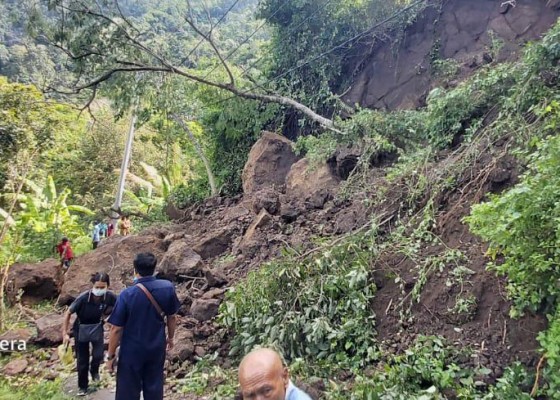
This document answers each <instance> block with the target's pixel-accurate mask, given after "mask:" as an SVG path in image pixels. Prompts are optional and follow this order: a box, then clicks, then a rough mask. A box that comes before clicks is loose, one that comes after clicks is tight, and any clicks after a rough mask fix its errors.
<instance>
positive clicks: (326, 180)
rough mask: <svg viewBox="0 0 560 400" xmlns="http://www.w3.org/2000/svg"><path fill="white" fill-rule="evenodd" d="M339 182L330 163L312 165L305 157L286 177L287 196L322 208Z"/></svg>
mask: <svg viewBox="0 0 560 400" xmlns="http://www.w3.org/2000/svg"><path fill="white" fill-rule="evenodd" d="M339 183H340V179H339V178H338V177H337V176H336V175H335V174H334V173H333V171H332V169H331V167H330V166H329V165H328V164H323V165H319V166H315V167H312V166H310V165H309V161H308V160H307V159H306V158H304V159H302V160H300V161H298V162H297V163H295V164H294V165H293V166H292V168H291V170H290V172H289V174H288V176H287V177H286V196H287V197H288V198H290V199H292V200H296V201H302V202H308V203H310V204H311V205H312V206H313V207H314V208H322V207H323V205H324V204H325V202H326V201H327V200H328V198H329V196H330V195H331V193H332V192H334V191H335V189H336V188H337V187H338V185H339Z"/></svg>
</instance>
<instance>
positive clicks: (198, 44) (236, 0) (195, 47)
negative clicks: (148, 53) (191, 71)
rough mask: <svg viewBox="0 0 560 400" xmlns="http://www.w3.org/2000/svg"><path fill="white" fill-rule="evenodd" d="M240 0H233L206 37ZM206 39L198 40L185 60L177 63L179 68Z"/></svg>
mask: <svg viewBox="0 0 560 400" xmlns="http://www.w3.org/2000/svg"><path fill="white" fill-rule="evenodd" d="M239 1H240V0H235V1H234V2H233V4H232V5H231V6H230V7H229V8H228V9H227V11H226V12H225V13H224V15H222V16H221V17H220V19H219V20H218V22H216V25H214V26H211V27H210V30H209V31H208V33H207V34H206V35H207V36H208V35H210V34H212V32H213V31H214V29H215V28H216V27H217V26H218V25H220V23H221V22H222V21H223V20H224V19H225V18H226V16H227V15H228V14H229V13H230V11H231V10H233V8H234V7H235V6H236V5H237V3H239ZM205 40H206V39H204V38H203V39H200V41H199V42H198V43H197V44H196V46H194V47H193V49H192V50H191V51H190V52H189V54H187V56H186V57H185V58H183V60H182V61H181V62H180V63H179V66H182V65H183V64H184V63H185V62H186V61H187V60H188V59H189V57H190V56H192V55H193V53H194V52H195V51H196V49H198V48H199V47H200V45H201V44H202V43H204V41H205Z"/></svg>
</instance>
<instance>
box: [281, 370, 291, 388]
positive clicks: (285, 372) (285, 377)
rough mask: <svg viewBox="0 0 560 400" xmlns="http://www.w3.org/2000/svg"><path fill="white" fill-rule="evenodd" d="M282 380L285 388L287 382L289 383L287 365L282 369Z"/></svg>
mask: <svg viewBox="0 0 560 400" xmlns="http://www.w3.org/2000/svg"><path fill="white" fill-rule="evenodd" d="M282 380H283V381H284V386H285V387H286V389H287V388H288V384H289V383H290V371H289V370H288V367H284V371H282Z"/></svg>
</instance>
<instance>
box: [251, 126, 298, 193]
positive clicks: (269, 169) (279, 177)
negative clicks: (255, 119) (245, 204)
mask: <svg viewBox="0 0 560 400" xmlns="http://www.w3.org/2000/svg"><path fill="white" fill-rule="evenodd" d="M297 160H298V157H297V156H296V154H295V153H294V151H293V150H292V142H291V141H290V140H288V139H286V138H285V137H283V136H280V135H277V134H276V133H271V132H263V134H262V136H261V138H260V139H259V140H258V141H257V143H255V145H254V146H253V148H252V149H251V152H250V153H249V158H248V160H247V163H246V164H245V168H244V169H243V175H242V178H243V192H244V193H245V194H250V193H254V192H256V191H258V190H261V189H263V188H265V187H275V186H281V185H283V184H284V183H285V181H286V175H288V172H289V171H290V168H291V167H292V164H294V163H295V162H296V161H297Z"/></svg>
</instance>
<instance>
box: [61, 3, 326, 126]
mask: <svg viewBox="0 0 560 400" xmlns="http://www.w3.org/2000/svg"><path fill="white" fill-rule="evenodd" d="M80 4H82V7H83V9H74V8H70V7H68V6H65V5H61V7H62V9H65V10H66V11H69V12H74V13H79V14H84V15H90V16H92V17H95V18H99V19H102V20H104V21H106V22H108V23H109V24H111V25H112V26H114V27H115V28H116V29H118V30H119V32H121V33H122V34H123V36H124V38H125V39H126V41H127V42H128V43H129V45H131V46H132V47H134V48H136V49H138V50H140V51H141V52H143V53H145V54H148V55H150V56H152V57H153V58H154V61H156V62H157V63H159V64H161V65H147V64H144V63H142V62H139V61H125V60H118V61H117V64H118V65H120V66H115V67H113V68H111V69H109V70H108V71H106V72H104V73H103V74H101V75H100V76H97V78H95V79H93V80H92V81H90V82H88V83H85V84H83V85H75V88H74V90H73V92H71V93H68V92H66V93H65V92H63V91H60V90H57V92H59V93H63V94H77V93H80V92H81V91H83V90H85V89H92V88H93V89H95V88H97V87H98V86H99V85H100V84H101V83H103V82H105V81H107V80H109V79H110V78H111V77H112V76H113V75H114V74H116V73H121V72H125V73H129V72H162V73H169V74H176V75H180V76H183V77H185V78H187V79H189V80H191V81H194V82H197V83H201V84H204V85H208V86H211V87H215V88H218V89H222V90H226V91H228V92H230V93H232V94H234V95H236V96H238V97H242V98H245V99H250V100H257V101H262V102H264V103H277V104H281V105H285V106H289V107H292V108H294V109H296V110H298V111H300V112H301V113H303V114H304V115H306V116H307V117H308V118H310V119H311V120H313V121H315V122H317V123H319V124H320V125H321V126H323V127H325V128H327V129H329V130H333V131H336V129H335V128H334V123H333V121H332V120H330V119H328V118H325V117H323V116H321V115H319V114H317V113H315V112H314V111H313V110H311V109H310V108H309V107H307V106H305V105H303V104H301V103H299V102H297V101H296V100H294V99H291V98H289V97H285V96H281V95H275V94H261V93H254V92H251V91H244V90H242V89H240V88H238V87H236V86H235V80H234V78H233V74H232V72H231V70H230V69H229V67H228V65H227V63H226V62H225V60H224V59H223V58H222V56H221V54H220V52H219V50H218V48H217V47H216V45H215V43H214V41H213V40H212V38H211V31H212V30H210V32H209V33H208V34H204V33H203V32H202V31H201V30H200V29H199V28H198V27H197V26H196V24H194V22H192V21H191V20H190V19H189V18H188V17H185V20H186V22H187V23H188V24H189V25H190V26H191V27H192V29H194V31H195V32H196V33H197V34H198V35H200V36H201V37H202V38H204V40H206V41H207V42H208V43H209V44H210V45H211V46H212V48H213V49H214V52H215V53H216V55H217V56H218V57H219V59H220V61H221V63H222V64H223V66H224V68H225V69H226V71H227V73H228V75H229V78H230V82H229V83H221V82H215V81H212V80H209V79H206V77H200V76H197V75H194V74H192V73H190V72H187V71H185V70H183V69H182V68H180V67H176V66H174V65H173V64H171V62H169V61H168V60H166V59H165V58H164V57H162V56H160V55H159V54H157V53H156V52H155V51H154V50H152V49H151V48H149V47H147V46H146V45H145V44H143V43H141V42H140V41H139V40H138V39H137V38H134V37H132V36H131V35H130V34H129V32H128V31H127V29H126V28H125V27H124V26H123V25H121V24H119V23H118V22H117V21H115V20H114V19H113V18H111V17H109V16H107V15H104V14H101V13H98V12H96V11H93V10H91V9H90V8H89V7H87V6H86V5H84V4H83V3H80ZM60 47H62V46H60ZM90 53H91V54H87V53H84V55H83V56H84V57H87V56H89V55H97V53H98V52H97V51H93V50H92V51H90ZM99 55H100V56H101V57H103V55H101V54H99ZM253 90H254V89H253ZM90 100H91V98H90Z"/></svg>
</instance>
